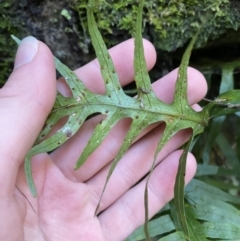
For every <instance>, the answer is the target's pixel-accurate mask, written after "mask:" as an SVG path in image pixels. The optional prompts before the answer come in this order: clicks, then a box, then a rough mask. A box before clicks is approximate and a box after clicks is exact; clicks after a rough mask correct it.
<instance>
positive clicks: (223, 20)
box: [73, 0, 240, 51]
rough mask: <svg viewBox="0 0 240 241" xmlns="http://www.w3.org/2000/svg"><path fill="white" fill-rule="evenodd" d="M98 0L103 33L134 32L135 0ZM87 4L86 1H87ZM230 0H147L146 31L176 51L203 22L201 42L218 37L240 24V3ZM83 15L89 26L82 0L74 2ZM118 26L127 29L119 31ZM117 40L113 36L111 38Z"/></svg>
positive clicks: (160, 44) (161, 45)
mask: <svg viewBox="0 0 240 241" xmlns="http://www.w3.org/2000/svg"><path fill="white" fill-rule="evenodd" d="M94 2H97V4H96V6H95V8H96V9H97V15H96V17H97V22H98V26H99V28H100V29H101V30H102V32H103V35H104V36H108V35H109V34H112V35H113V36H119V35H121V34H123V35H128V34H131V35H133V34H134V33H133V29H134V22H135V18H136V12H137V3H138V1H135V0H121V1H116V0H109V1H103V0H100V1H94ZM85 5H86V3H85ZM237 5H239V3H238V1H231V0H203V1H199V0H170V1H169V0H150V1H146V2H145V8H144V10H145V11H144V18H143V19H144V25H145V27H146V28H145V35H146V37H147V38H150V39H151V40H153V42H154V45H155V46H156V48H158V49H162V50H167V51H173V50H175V49H176V48H178V47H181V46H183V45H184V44H185V43H186V42H187V41H188V40H189V39H190V38H191V37H192V36H193V34H194V33H195V32H196V31H197V29H199V28H200V26H203V30H202V33H201V36H200V38H199V41H198V45H199V46H200V45H203V44H204V43H206V42H207V41H208V40H209V39H216V38H218V37H219V36H220V35H222V34H223V33H225V32H226V31H227V30H228V29H235V30H237V29H238V28H239V27H240V17H239V16H240V8H239V7H240V6H237ZM73 8H74V9H75V10H77V11H78V12H79V13H80V16H82V22H83V25H84V26H85V28H86V18H85V17H84V16H85V13H84V12H85V9H84V4H83V3H82V0H81V1H80V0H78V1H77V2H75V5H74V6H73ZM119 30H124V31H123V32H120V31H119ZM108 42H109V43H110V44H111V42H114V37H112V40H108Z"/></svg>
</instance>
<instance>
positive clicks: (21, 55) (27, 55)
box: [14, 36, 38, 69]
mask: <svg viewBox="0 0 240 241" xmlns="http://www.w3.org/2000/svg"><path fill="white" fill-rule="evenodd" d="M37 51H38V40H37V39H35V38H34V37H32V36H29V37H26V38H24V39H23V40H22V41H21V44H20V45H19V47H18V50H17V54H16V58H15V62H14V69H16V68H18V67H20V66H22V65H24V64H27V63H30V62H31V61H32V60H33V58H34V56H35V55H36V53H37Z"/></svg>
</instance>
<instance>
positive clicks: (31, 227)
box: [0, 40, 207, 241]
mask: <svg viewBox="0 0 240 241" xmlns="http://www.w3.org/2000/svg"><path fill="white" fill-rule="evenodd" d="M35 43H36V42H35ZM33 48H35V50H36V46H35V47H33V45H31V44H29V43H23V44H21V45H20V47H19V48H18V51H17V55H16V60H15V69H14V71H13V72H12V74H11V75H10V77H9V79H8V81H7V83H6V85H5V86H4V87H3V88H2V89H0V116H1V118H0V133H1V135H0V147H1V148H0V155H1V160H0V183H1V188H0V240H5V241H15V240H16V241H22V240H26V241H32V240H37V241H42V240H49V241H55V240H56V241H66V240H72V241H74V240H89V241H91V240H96V241H102V240H107V241H121V240H124V239H125V238H127V237H128V236H129V235H130V234H131V233H132V232H133V231H134V230H135V229H136V228H137V227H139V226H140V225H142V224H143V223H144V187H145V182H146V179H143V180H142V181H141V182H139V183H138V184H137V185H135V184H136V183H137V182H138V181H139V180H140V179H141V178H142V177H143V176H144V175H145V174H146V173H147V172H148V171H149V170H150V167H151V163H152V161H153V154H154V151H155V148H156V145H157V142H158V140H159V138H160V136H161V133H162V131H163V129H164V125H163V124H159V125H157V126H154V127H153V126H152V127H150V128H148V129H147V130H145V131H144V132H143V133H142V135H141V137H139V138H138V140H137V141H136V142H135V143H134V144H133V145H132V146H131V148H130V149H129V151H128V152H127V153H126V155H125V156H124V157H123V158H122V160H121V161H120V162H119V164H118V166H117V167H116V169H115V171H114V173H113V175H112V177H111V179H110V182H109V184H108V186H107V189H106V191H105V193H104V196H103V200H102V204H101V206H100V210H99V214H98V215H97V216H96V217H95V216H94V211H95V208H96V205H97V203H98V201H99V198H100V195H101V191H102V187H103V184H104V182H105V178H106V175H107V172H108V169H109V166H110V164H111V160H112V159H113V158H114V156H115V155H116V153H117V150H118V149H119V147H120V145H121V142H122V140H123V138H124V135H125V134H126V132H127V129H128V127H129V124H130V121H129V120H122V121H120V122H119V123H118V124H117V125H116V126H115V127H114V128H113V129H112V131H111V133H110V135H109V136H108V137H107V138H106V140H104V142H103V144H102V145H101V146H100V148H99V149H98V150H97V151H96V152H94V153H93V154H92V155H91V156H90V157H89V159H88V161H87V162H86V163H85V164H84V165H83V166H82V167H81V168H80V169H79V170H77V171H74V170H73V168H74V164H75V162H76V161H77V159H78V157H79V155H80V154H81V152H82V150H83V148H84V146H85V144H86V142H87V140H88V138H89V137H90V135H91V133H92V131H93V129H94V127H95V125H96V123H97V122H98V120H99V117H94V118H93V119H90V120H88V121H87V122H86V123H85V124H84V125H83V127H82V129H81V130H80V131H78V133H77V134H76V135H75V136H74V137H72V138H71V139H70V140H69V141H68V142H67V143H66V144H64V145H63V146H61V147H60V148H59V149H57V150H56V151H54V152H53V153H51V154H50V155H48V154H46V153H45V154H40V155H36V156H34V157H33V159H32V169H33V176H34V181H35V184H36V188H37V198H33V197H32V196H31V193H30V191H29V189H28V186H27V183H26V178H25V174H24V170H23V161H24V157H25V155H26V153H27V152H28V150H29V149H30V148H31V146H32V145H33V143H34V140H35V139H36V137H37V135H38V133H39V132H40V130H41V128H42V126H43V124H44V122H45V120H46V117H47V115H48V114H49V112H50V110H51V108H52V106H53V103H54V100H55V96H56V88H58V89H59V91H61V92H62V93H63V94H65V95H70V92H69V90H68V88H67V86H66V85H65V83H64V82H63V81H62V80H60V81H58V83H57V85H56V76H55V68H54V63H53V56H52V54H51V52H50V50H49V49H48V47H47V46H46V45H45V44H43V43H42V42H38V43H37V50H36V51H37V53H36V55H35V56H34V57H32V59H31V61H30V62H29V60H28V61H26V59H25V57H24V54H26V53H28V51H33V50H34V49H33ZM133 48H134V44H133V41H132V40H128V41H125V42H123V43H121V44H119V45H117V46H115V47H114V48H112V49H110V54H111V56H112V59H113V61H114V64H115V66H116V70H117V73H118V75H119V77H120V81H121V84H122V85H126V84H127V83H130V82H131V81H132V80H133ZM144 49H145V58H146V61H147V67H148V69H149V70H150V69H151V68H152V67H153V65H154V64H155V61H156V52H155V50H154V47H153V46H152V44H151V43H149V42H148V41H146V40H145V41H144ZM35 50H34V51H35ZM29 58H30V57H29ZM22 62H25V64H22ZM21 64H22V65H21ZM76 73H77V75H78V76H79V78H81V79H82V80H83V81H84V83H85V85H86V87H87V88H89V89H90V90H91V91H94V92H96V93H104V85H103V81H102V77H101V75H100V71H99V65H98V63H97V61H96V60H95V61H92V62H90V63H89V64H87V65H85V66H83V67H81V68H79V69H77V70H76ZM176 77H177V70H174V71H172V72H171V73H169V74H168V75H166V76H165V77H163V78H162V79H160V80H158V81H157V82H155V83H154V84H153V89H154V91H155V93H156V94H157V96H158V97H159V98H160V99H162V100H164V101H166V102H168V103H170V102H171V100H172V99H173V94H174V82H175V80H176ZM188 82H189V84H188V100H189V103H190V104H191V105H194V104H195V103H197V102H198V101H199V100H201V99H202V98H203V97H204V95H205V93H206V89H207V87H206V82H205V80H204V77H203V76H202V74H201V73H199V72H198V71H197V70H195V69H193V68H189V69H188ZM194 106H195V108H199V107H198V106H197V105H194ZM153 128H154V129H153ZM189 134H190V131H189V130H185V131H181V132H180V133H178V134H177V135H176V136H175V137H174V138H172V139H171V140H170V141H169V143H168V144H167V146H165V148H164V150H163V151H161V153H160V154H159V155H158V158H157V166H156V168H155V170H154V172H153V174H152V176H151V178H150V181H149V215H150V217H152V216H153V215H154V214H155V213H156V212H158V211H159V210H160V209H161V208H162V207H163V206H164V205H165V204H166V203H167V202H168V201H169V200H171V199H172V198H173V187H174V181H175V176H176V172H177V166H178V159H179V157H180V155H181V151H179V150H176V149H177V148H179V147H180V146H181V145H182V144H183V143H184V142H185V141H186V140H187V139H188V138H189ZM195 171H196V161H195V158H194V156H193V155H192V154H189V155H188V160H187V170H186V176H185V180H186V183H188V182H189V181H190V180H191V179H192V177H193V176H194V174H195ZM16 186H17V187H18V188H19V189H20V190H21V192H22V193H24V194H25V196H26V198H27V199H28V200H29V202H31V204H32V207H33V208H32V207H31V206H30V204H29V203H28V201H27V200H26V198H25V197H24V195H23V194H22V193H21V192H20V191H19V190H18V189H17V188H16ZM132 186H134V187H132ZM131 187H132V188H131ZM33 209H34V210H33ZM159 228H161V227H159Z"/></svg>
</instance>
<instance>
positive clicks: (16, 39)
mask: <svg viewBox="0 0 240 241" xmlns="http://www.w3.org/2000/svg"><path fill="white" fill-rule="evenodd" d="M11 38H12V39H13V40H14V41H15V42H16V43H17V44H18V45H20V44H21V40H20V39H19V38H17V37H16V36H14V35H12V34H11Z"/></svg>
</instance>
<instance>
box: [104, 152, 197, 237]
mask: <svg viewBox="0 0 240 241" xmlns="http://www.w3.org/2000/svg"><path fill="white" fill-rule="evenodd" d="M180 155H181V151H176V152H174V153H172V154H171V155H169V156H168V157H167V158H166V159H165V160H164V161H163V162H162V163H161V164H159V165H158V166H157V167H156V168H155V170H154V171H153V173H152V176H151V178H150V180H149V184H148V203H149V204H148V209H149V218H151V217H152V216H153V215H154V214H156V213H157V212H158V211H159V210H160V209H161V208H162V207H164V206H165V204H166V203H167V202H169V201H170V200H171V199H172V198H173V192H174V191H173V190H174V183H175V178H176V173H177V168H178V163H179V161H178V160H179V158H180ZM195 172H196V161H195V158H194V157H193V156H192V155H191V154H188V157H187V168H186V176H185V183H188V182H189V181H190V180H191V179H192V178H193V176H194V174H195ZM116 184H117V183H115V185H116ZM145 185H146V179H144V180H143V181H141V182H140V183H139V184H138V185H136V186H135V187H133V188H132V189H130V190H129V191H128V192H126V193H125V194H124V195H123V196H122V197H121V198H120V199H118V200H117V201H116V202H115V203H114V204H113V205H111V206H110V207H109V208H108V209H106V210H105V211H104V212H103V213H102V214H100V215H99V220H100V222H101V225H102V227H103V230H104V232H105V237H106V239H107V240H114V241H115V240H116V241H117V240H124V239H125V238H126V237H128V236H129V235H130V234H131V233H132V232H133V231H134V230H135V229H136V228H138V227H139V226H141V225H142V224H143V223H144V219H145V217H144V189H145ZM117 186H118V187H119V186H120V185H119V184H117ZM116 189H118V188H116ZM112 220H114V222H112ZM159 228H160V227H159ZM116 230H118V234H119V236H118V238H117V239H116Z"/></svg>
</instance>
